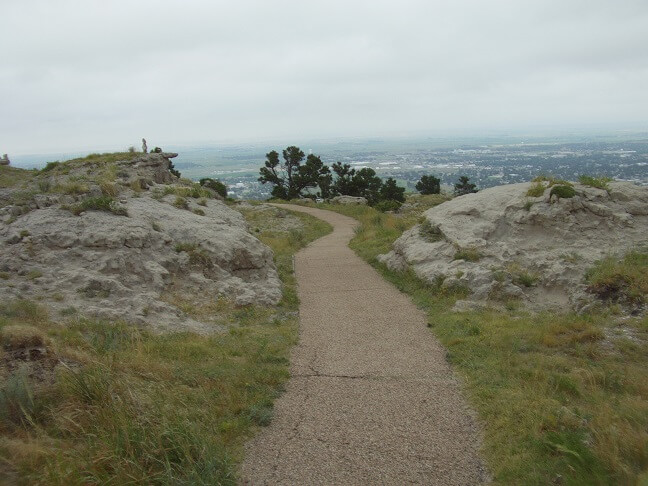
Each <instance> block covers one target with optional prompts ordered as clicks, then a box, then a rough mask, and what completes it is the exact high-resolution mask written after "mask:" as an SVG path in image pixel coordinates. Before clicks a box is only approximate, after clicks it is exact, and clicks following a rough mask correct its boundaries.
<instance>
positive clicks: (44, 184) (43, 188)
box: [38, 179, 52, 192]
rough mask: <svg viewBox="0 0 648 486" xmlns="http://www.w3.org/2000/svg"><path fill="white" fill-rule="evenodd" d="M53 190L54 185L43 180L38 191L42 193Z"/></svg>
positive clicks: (40, 181)
mask: <svg viewBox="0 0 648 486" xmlns="http://www.w3.org/2000/svg"><path fill="white" fill-rule="evenodd" d="M50 189H52V183H51V182H50V181H49V180H47V179H42V180H39V181H38V190H39V191H40V192H50Z"/></svg>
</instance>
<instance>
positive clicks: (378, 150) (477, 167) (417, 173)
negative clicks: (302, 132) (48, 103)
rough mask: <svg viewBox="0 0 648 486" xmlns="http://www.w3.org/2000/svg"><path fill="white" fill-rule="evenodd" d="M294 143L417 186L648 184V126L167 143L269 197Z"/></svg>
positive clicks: (201, 167) (241, 193)
mask: <svg viewBox="0 0 648 486" xmlns="http://www.w3.org/2000/svg"><path fill="white" fill-rule="evenodd" d="M293 144H294V145H298V146H299V147H301V149H302V150H304V152H306V153H309V152H312V153H315V154H316V155H319V156H320V157H321V158H322V160H323V161H324V162H325V163H326V164H328V165H331V164H333V163H334V162H337V161H340V162H342V163H346V164H350V165H351V166H352V167H355V168H362V167H370V168H372V169H374V170H375V171H376V173H377V174H378V175H379V176H380V177H382V178H387V177H394V178H395V179H396V180H397V181H398V183H399V184H400V185H401V186H404V187H406V188H407V190H408V191H411V192H414V191H415V189H414V185H415V184H416V182H417V181H418V180H419V179H420V177H421V176H422V175H424V174H430V175H434V176H436V177H439V178H440V179H441V181H442V187H443V189H444V190H446V191H450V190H451V188H452V186H453V184H454V183H455V182H456V181H457V179H458V178H459V176H462V175H465V176H468V177H469V178H470V180H471V181H472V182H474V183H475V184H477V187H478V188H480V189H484V188H487V187H491V186H496V185H500V184H511V183H516V182H525V181H529V180H531V179H533V178H534V177H536V176H538V175H553V176H557V177H560V178H563V179H567V180H576V179H577V178H578V176H579V175H582V174H587V175H596V176H609V177H612V178H614V179H616V180H623V181H631V182H634V183H637V184H641V185H648V133H635V134H630V135H620V136H619V135H617V136H613V135H606V136H592V137H584V136H578V137H576V136H574V137H571V138H570V137H565V138H563V139H557V138H553V139H551V138H546V139H542V138H528V139H517V140H513V139H512V138H511V137H507V138H502V139H496V138H491V139H485V140H479V139H467V138H466V139H460V140H452V139H445V140H441V139H421V140H400V141H394V140H350V141H330V142H305V143H300V142H299V141H292V142H288V143H284V144H283V145H282V144H275V145H271V144H249V145H229V146H210V147H163V148H164V149H166V150H172V151H175V152H179V154H180V155H179V156H178V158H177V159H174V163H175V166H176V168H177V169H178V170H180V172H181V173H182V175H183V177H188V178H190V179H194V180H198V179H199V178H201V177H214V178H218V179H220V180H222V181H223V182H224V183H226V184H227V185H228V191H229V194H230V195H231V197H234V198H243V199H265V198H267V197H268V196H269V193H270V189H271V187H268V186H264V185H262V184H260V183H259V182H258V181H257V179H258V176H259V167H261V166H262V165H263V163H264V161H265V154H266V153H267V152H269V151H271V150H277V151H278V152H281V150H282V149H283V148H285V147H286V146H287V145H293ZM78 155H81V154H73V156H78ZM14 159H15V160H16V161H17V163H16V164H15V165H19V166H21V165H22V166H42V165H44V164H45V162H47V161H49V160H56V159H49V160H48V159H47V158H46V156H32V157H30V156H23V157H16V158H14ZM61 160H64V158H62V159H61Z"/></svg>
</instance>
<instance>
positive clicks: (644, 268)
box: [585, 251, 648, 305]
mask: <svg viewBox="0 0 648 486" xmlns="http://www.w3.org/2000/svg"><path fill="white" fill-rule="evenodd" d="M585 278H586V280H587V283H588V284H589V285H588V290H589V291H590V292H592V293H593V294H595V295H597V296H598V297H599V298H600V299H603V300H607V301H610V302H619V303H622V304H623V303H626V304H631V305H642V304H645V303H646V295H648V253H647V252H640V251H632V252H630V253H628V254H627V255H625V256H624V257H623V258H621V259H617V258H613V257H608V258H605V259H604V260H601V261H600V262H598V263H597V264H596V265H595V266H594V267H593V268H591V269H590V270H589V271H588V272H587V273H586V275H585Z"/></svg>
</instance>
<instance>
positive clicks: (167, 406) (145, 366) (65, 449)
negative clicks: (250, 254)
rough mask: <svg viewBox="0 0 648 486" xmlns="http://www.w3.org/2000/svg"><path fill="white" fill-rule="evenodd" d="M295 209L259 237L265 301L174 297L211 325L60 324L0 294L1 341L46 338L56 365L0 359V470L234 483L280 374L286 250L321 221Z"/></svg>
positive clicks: (288, 308)
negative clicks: (34, 366)
mask: <svg viewBox="0 0 648 486" xmlns="http://www.w3.org/2000/svg"><path fill="white" fill-rule="evenodd" d="M298 217H299V218H300V219H301V220H302V222H303V229H302V230H301V234H300V235H296V234H288V233H286V234H277V233H270V232H264V233H262V234H261V235H260V236H261V238H262V239H263V240H264V241H265V242H266V243H268V244H270V246H271V247H272V248H273V249H274V250H275V259H276V264H277V267H278V270H279V274H280V276H281V278H282V282H283V287H284V289H283V290H284V293H283V299H282V301H281V302H280V304H279V305H278V306H277V307H256V306H250V307H244V308H237V307H235V306H233V305H232V304H231V303H229V302H227V301H225V300H223V299H215V298H214V297H213V296H200V299H199V300H198V301H197V302H191V303H186V307H185V308H184V309H183V310H185V311H187V312H188V313H190V315H192V316H194V317H199V316H200V317H202V316H203V314H202V313H204V315H205V317H210V316H218V319H219V322H221V323H223V324H227V330H226V332H223V333H215V334H213V335H197V334H192V333H178V334H166V335H158V334H153V333H149V332H147V331H146V330H145V329H140V328H138V327H137V326H132V325H127V324H124V323H109V322H93V321H87V320H83V319H80V318H78V317H76V316H75V315H74V313H72V312H70V313H66V314H69V316H70V318H71V319H72V320H71V321H70V322H68V323H67V324H66V325H60V324H55V323H53V322H51V321H50V319H49V317H48V315H47V312H45V310H44V309H43V308H42V307H40V306H38V305H36V304H34V303H32V302H29V301H10V302H7V301H5V300H2V301H1V302H0V331H2V330H3V329H6V328H7V327H10V329H9V331H7V332H6V333H0V339H2V342H3V343H6V342H8V340H9V339H12V341H11V342H12V343H15V344H13V346H14V347H15V346H20V345H21V344H20V343H21V342H23V341H24V340H25V339H27V340H33V339H39V340H41V341H42V342H45V340H46V343H47V344H46V346H47V348H48V350H49V353H51V355H52V356H56V359H57V360H62V361H63V362H64V363H65V364H63V365H61V364H59V365H58V366H57V367H56V369H55V370H53V371H51V372H47V373H45V375H46V376H47V379H46V380H45V381H38V380H34V379H32V378H30V372H29V371H28V370H23V371H20V370H17V371H11V370H9V369H7V368H0V376H2V378H3V380H2V383H1V384H0V464H1V465H0V474H1V475H3V476H6V477H8V478H12V479H11V482H12V483H17V484H47V485H50V484H54V485H55V484H59V485H81V484H191V485H208V484H209V485H212V484H231V485H234V484H236V482H237V477H236V465H237V463H238V462H239V461H240V460H241V458H242V445H243V443H244V441H245V440H246V439H247V438H248V437H250V436H251V434H252V433H253V432H254V430H255V428H256V427H258V426H263V425H267V424H268V423H270V421H271V420H272V404H273V401H274V399H275V398H276V397H277V396H278V395H279V394H280V393H281V391H282V389H283V385H284V383H285V381H286V380H287V379H288V375H289V373H288V358H289V351H290V348H291V346H292V345H293V344H294V343H295V342H296V340H297V312H296V311H297V309H298V300H297V293H296V288H295V279H294V275H293V274H292V255H293V254H294V253H295V252H296V251H297V250H298V249H300V248H301V247H303V246H304V245H305V244H307V243H308V242H310V241H312V240H313V239H315V238H317V237H320V236H323V235H324V234H326V233H327V232H330V230H331V228H330V226H328V225H327V224H326V223H323V222H321V221H319V220H315V219H314V218H311V217H309V216H307V215H299V216H298ZM186 249H190V248H189V247H186ZM180 250H181V251H185V248H182V249H180ZM11 326H14V328H13V329H11ZM15 326H19V327H20V329H17V328H16V327H15ZM41 341H39V342H41ZM29 342H32V341H29ZM2 349H3V350H2V351H0V353H4V352H6V351H4V349H5V347H3V348H2ZM45 371H47V370H45Z"/></svg>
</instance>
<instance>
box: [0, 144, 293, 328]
mask: <svg viewBox="0 0 648 486" xmlns="http://www.w3.org/2000/svg"><path fill="white" fill-rule="evenodd" d="M144 159H146V160H144ZM154 159H155V160H157V161H158V162H159V164H157V165H156V164H155V163H154V162H155V160H154ZM158 159H160V154H150V155H148V156H140V157H138V158H137V159H136V161H135V162H133V161H131V163H130V166H131V167H132V168H133V170H132V171H130V172H129V171H126V172H125V173H122V174H118V177H122V178H123V179H124V181H125V182H128V181H131V180H137V179H139V178H143V179H145V180H147V181H148V180H150V181H151V185H152V186H153V187H154V188H157V189H158V190H162V189H163V188H165V187H168V186H158V185H156V184H155V181H156V180H162V181H163V180H167V176H166V175H165V174H164V172H165V167H164V165H165V164H164V163H163V160H162V159H163V158H162V159H160V160H158ZM167 162H168V160H167ZM160 164H162V165H160ZM167 174H168V172H167ZM168 175H170V174H168ZM171 177H173V176H171ZM173 179H174V180H177V179H176V178H174V177H173ZM151 192H152V191H142V192H140V193H137V192H134V191H130V190H126V192H123V193H121V194H120V195H119V196H118V199H119V204H120V206H121V207H123V208H125V209H126V210H127V211H128V216H118V215H115V214H113V213H111V212H106V211H94V210H86V211H85V212H83V213H81V214H80V215H79V216H75V215H74V214H72V212H70V211H69V210H66V209H64V205H65V204H66V203H67V204H70V203H73V202H74V201H75V199H76V200H78V201H83V200H84V198H85V197H87V195H80V196H59V195H46V194H41V195H40V203H39V204H31V205H28V206H26V207H27V211H26V212H22V213H19V214H16V215H14V216H12V217H11V218H10V219H6V220H5V222H4V223H0V277H2V278H0V295H2V298H3V299H8V298H28V299H38V300H41V301H42V302H43V303H46V304H47V305H48V306H49V307H50V308H51V309H53V311H54V312H53V313H52V314H53V315H60V313H61V312H63V313H66V312H71V311H70V309H75V310H76V311H77V312H78V313H79V315H84V316H89V317H98V318H103V319H110V320H124V321H128V322H134V323H138V324H147V325H150V326H152V327H153V328H154V329H156V330H158V331H182V330H194V331H199V332H210V331H213V330H214V325H213V324H211V325H208V324H204V323H200V322H197V321H195V320H192V319H190V318H189V317H188V316H187V315H186V314H184V313H183V312H181V311H180V310H179V309H178V308H176V307H174V306H172V305H170V304H168V303H166V302H164V301H163V300H161V296H163V295H164V293H165V291H167V290H168V289H169V288H170V287H173V288H175V289H182V291H183V292H184V293H186V294H190V295H193V296H195V297H196V298H197V299H204V300H205V301H207V300H214V299H216V298H218V296H219V295H223V296H225V297H227V298H229V299H231V300H233V301H234V302H235V303H236V304H238V305H246V304H252V303H254V304H276V303H277V302H278V301H279V299H280V298H281V284H280V281H279V278H278V276H277V272H276V269H275V266H274V263H273V254H272V251H271V250H270V249H269V248H268V247H267V246H265V245H264V244H262V243H261V242H260V241H259V240H258V239H256V238H255V237H254V236H253V235H252V234H250V233H249V232H248V228H247V224H246V222H245V220H244V218H243V216H242V215H241V214H240V213H239V212H237V211H235V210H233V209H230V208H229V207H228V206H226V205H225V204H224V203H223V202H221V201H219V200H216V199H208V200H206V201H201V204H205V205H198V204H197V202H198V200H197V199H192V198H186V199H187V202H188V209H179V208H177V207H175V206H174V204H173V203H174V202H175V198H176V196H175V195H167V196H164V197H162V198H159V197H157V198H155V197H152V194H151ZM48 198H49V199H51V200H47V199H48ZM66 198H67V199H66ZM36 199H39V198H36ZM62 199H64V201H62ZM68 199H69V200H68ZM192 210H196V211H197V212H198V213H199V212H200V211H202V212H203V213H204V215H200V214H196V213H194V212H192ZM8 214H11V213H8Z"/></svg>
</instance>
